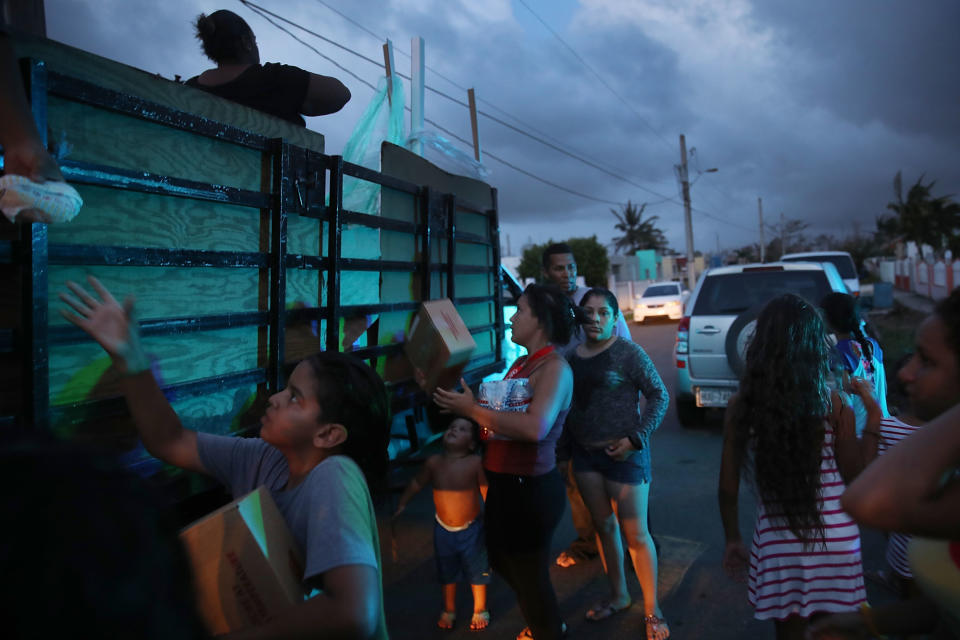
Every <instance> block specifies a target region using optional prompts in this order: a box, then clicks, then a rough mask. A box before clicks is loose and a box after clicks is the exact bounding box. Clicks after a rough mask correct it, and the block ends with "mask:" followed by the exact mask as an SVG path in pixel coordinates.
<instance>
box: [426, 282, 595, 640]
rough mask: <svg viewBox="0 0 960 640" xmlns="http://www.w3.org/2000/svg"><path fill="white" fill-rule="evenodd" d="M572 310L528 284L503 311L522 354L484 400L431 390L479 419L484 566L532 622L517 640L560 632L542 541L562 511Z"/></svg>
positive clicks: (546, 289) (485, 388) (485, 391)
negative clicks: (561, 449) (484, 482)
mask: <svg viewBox="0 0 960 640" xmlns="http://www.w3.org/2000/svg"><path fill="white" fill-rule="evenodd" d="M578 314H579V311H578V310H577V309H576V308H575V307H574V306H573V305H572V304H571V303H570V301H569V299H568V298H567V296H566V295H565V294H564V293H563V291H561V290H560V289H559V288H556V287H554V286H552V285H539V284H532V285H530V286H529V287H527V289H526V291H525V292H524V294H523V295H522V296H521V297H520V300H519V301H518V303H517V312H516V314H514V316H513V317H512V318H511V319H510V323H511V326H512V329H513V341H514V342H516V343H517V344H518V345H520V346H522V347H525V348H526V349H527V353H528V354H529V355H527V356H523V357H521V358H519V359H518V360H517V361H516V362H515V363H514V364H513V366H512V367H511V368H510V370H509V371H507V374H506V376H505V377H504V380H502V381H498V382H497V383H494V384H489V383H485V384H484V385H482V386H481V402H480V403H478V402H476V401H475V399H474V396H473V393H472V392H471V391H470V389H469V387H467V386H466V384H464V385H463V387H464V390H463V391H462V392H459V391H448V390H445V389H437V390H436V391H435V392H434V395H433V399H434V402H436V403H437V405H439V406H440V407H441V408H442V409H446V410H448V411H451V412H453V413H456V414H458V415H461V416H464V417H466V418H470V419H472V420H474V421H476V422H477V423H479V424H480V427H481V429H482V431H483V434H484V439H485V444H486V446H485V451H484V456H483V466H484V470H485V471H486V474H487V479H488V482H489V487H490V488H489V490H488V493H487V502H486V525H487V551H488V554H489V558H490V564H491V566H492V567H493V569H494V570H495V571H497V572H498V573H500V574H501V575H502V576H503V577H504V579H505V580H506V581H507V583H508V584H509V585H510V587H511V588H512V589H513V590H514V591H515V592H516V594H517V600H518V603H519V605H520V611H521V612H522V613H523V617H524V619H525V620H526V622H527V624H528V625H529V626H528V627H527V628H526V629H524V630H523V631H522V632H521V633H520V635H519V636H517V638H518V640H520V639H523V638H536V639H537V640H555V639H556V638H559V637H561V636H563V635H564V634H565V633H566V625H565V624H564V623H563V621H562V620H561V619H560V610H559V606H558V604H557V596H556V593H555V592H554V590H553V585H552V584H551V582H550V574H549V566H550V557H549V555H548V554H549V547H550V541H551V538H552V537H553V531H554V529H556V527H557V524H558V523H559V522H560V517H561V516H562V515H563V509H564V500H565V493H564V488H563V481H562V480H561V479H560V474H559V472H558V471H557V468H556V444H557V440H558V438H559V437H560V432H561V431H562V430H563V422H564V419H565V418H566V416H567V412H568V411H569V410H570V401H571V398H572V397H573V375H572V373H571V372H570V366H569V365H568V364H567V361H566V360H565V359H564V358H563V356H561V355H560V354H559V353H557V352H556V351H555V348H554V347H555V345H558V344H560V345H562V344H566V343H567V342H568V341H569V340H570V338H571V336H572V335H573V334H574V332H575V331H579V328H578V324H579V316H578Z"/></svg>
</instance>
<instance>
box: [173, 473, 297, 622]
mask: <svg viewBox="0 0 960 640" xmlns="http://www.w3.org/2000/svg"><path fill="white" fill-rule="evenodd" d="M180 538H181V540H182V541H183V544H184V546H185V547H186V549H187V553H188V554H189V556H190V562H191V564H192V565H193V574H194V582H195V585H196V591H197V600H198V609H199V611H200V614H201V616H203V619H204V620H205V621H206V623H207V628H208V629H209V631H210V632H211V633H212V634H214V635H217V634H221V633H226V632H227V631H237V630H239V629H246V628H248V627H253V626H257V625H260V624H263V623H265V622H268V621H269V620H272V619H273V618H274V617H275V616H276V615H277V614H278V613H279V612H281V611H283V610H284V609H286V608H288V607H290V606H291V605H293V604H296V603H297V602H301V601H303V599H304V592H303V587H302V580H303V566H304V565H303V554H302V553H301V551H300V549H299V548H298V546H297V543H296V541H295V540H294V538H293V535H292V534H291V533H290V530H289V529H288V528H287V523H286V521H284V519H283V516H282V515H281V513H280V510H279V509H278V508H277V505H276V503H275V502H274V501H273V498H271V497H270V492H269V491H267V489H266V487H260V488H258V489H256V490H254V491H252V492H250V493H248V494H247V495H245V496H243V497H242V498H239V499H237V500H234V501H233V502H231V503H230V504H228V505H226V506H224V507H221V508H220V509H217V510H216V511H214V512H213V513H211V514H209V515H207V516H205V517H204V518H201V519H200V520H198V521H196V522H195V523H193V524H192V525H190V526H189V527H187V528H186V529H184V530H183V531H181V532H180Z"/></svg>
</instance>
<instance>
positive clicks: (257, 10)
mask: <svg viewBox="0 0 960 640" xmlns="http://www.w3.org/2000/svg"><path fill="white" fill-rule="evenodd" d="M240 2H241V3H243V4H244V5H247V7H248V8H249V9H250V10H252V11H254V12H255V13H256V14H257V15H259V16H260V17H262V18H263V19H264V20H266V21H267V22H269V23H270V24H272V25H273V26H275V27H276V28H278V29H280V30H281V31H283V32H284V33H286V34H287V35H289V36H290V37H291V38H293V39H294V40H296V41H297V42H299V43H300V44H302V45H304V46H305V47H307V48H308V49H310V50H311V51H313V52H314V53H316V54H317V55H319V56H321V57H323V58H324V59H325V60H328V61H329V62H331V63H333V64H334V65H336V66H337V67H338V68H339V69H342V70H343V71H345V72H347V73H349V74H350V75H351V76H353V77H354V78H356V79H357V80H359V81H360V82H362V83H363V84H364V85H366V86H367V87H369V88H370V89H372V90H374V91H376V90H377V88H376V87H375V86H374V85H373V84H371V83H370V82H368V81H366V80H364V79H363V78H361V77H360V76H358V75H356V74H355V73H353V72H352V71H350V70H349V69H346V68H344V67H343V66H342V65H340V64H338V63H337V62H335V61H334V60H332V59H331V58H329V57H328V56H326V55H324V54H322V53H320V51H318V50H317V49H316V48H315V47H313V46H312V45H310V44H308V43H306V42H304V41H303V40H301V39H300V38H298V37H297V36H296V35H294V34H293V33H291V32H290V31H289V30H288V29H286V28H284V27H283V26H281V25H279V24H277V23H276V22H274V21H273V20H272V19H271V18H270V16H274V17H276V18H277V19H278V20H283V21H284V22H287V23H290V24H292V23H291V22H290V21H289V20H286V19H285V18H283V17H282V16H278V15H277V14H275V13H273V12H271V11H267V10H266V9H263V8H261V7H259V6H257V5H254V4H253V3H252V2H249V0H240ZM301 28H302V27H301ZM304 30H305V31H308V32H309V33H311V34H313V32H310V31H309V30H307V29H304ZM313 35H316V34H313ZM318 37H319V36H318ZM321 39H323V40H327V39H326V38H321ZM338 46H339V45H338ZM341 48H345V47H341ZM361 57H363V56H361ZM367 59H368V58H367ZM378 66H379V64H378ZM398 75H399V74H398ZM404 109H406V110H407V111H409V110H410V108H409V107H407V106H406V105H404ZM424 121H425V122H428V123H429V124H431V125H433V126H434V127H436V128H437V129H439V130H440V131H443V132H444V133H446V134H447V135H449V136H450V137H452V138H455V139H456V140H459V141H460V142H463V143H464V144H467V145H472V144H473V143H472V142H471V141H469V140H466V139H464V138H462V137H461V136H459V135H457V134H456V133H454V132H453V131H450V130H449V129H447V128H446V127H444V126H442V125H441V124H440V123H438V122H436V121H434V120H431V119H429V118H424ZM485 155H486V156H487V157H490V158H493V159H494V160H496V161H497V162H500V163H501V164H503V165H505V166H507V167H509V168H511V169H513V170H514V171H518V172H519V173H522V174H524V175H525V176H528V177H530V178H533V179H534V180H537V181H539V182H542V183H544V184H546V185H549V186H551V187H554V188H556V189H560V190H561V191H565V192H567V193H570V194H573V195H575V196H579V197H581V198H586V199H588V200H592V201H594V202H600V203H602V204H612V205H618V206H619V205H622V204H623V203H622V202H615V201H612V200H604V199H603V198H597V197H594V196H591V195H588V194H585V193H582V192H580V191H576V190H574V189H570V188H568V187H564V186H563V185H559V184H557V183H555V182H552V181H550V180H547V179H546V178H542V177H540V176H538V175H536V174H534V173H532V172H530V171H527V170H526V169H521V168H520V167H518V166H516V165H515V164H513V163H511V162H509V161H507V160H504V159H503V158H501V157H499V156H497V155H495V154H493V153H490V152H489V151H488V152H486V153H485Z"/></svg>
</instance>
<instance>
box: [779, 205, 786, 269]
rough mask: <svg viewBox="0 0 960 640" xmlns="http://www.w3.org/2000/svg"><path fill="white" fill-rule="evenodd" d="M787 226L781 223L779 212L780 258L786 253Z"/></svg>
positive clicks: (781, 213)
mask: <svg viewBox="0 0 960 640" xmlns="http://www.w3.org/2000/svg"><path fill="white" fill-rule="evenodd" d="M786 237H787V225H786V224H785V223H784V221H783V211H781V212H780V257H781V258H782V257H783V254H785V253H786V252H787V240H786Z"/></svg>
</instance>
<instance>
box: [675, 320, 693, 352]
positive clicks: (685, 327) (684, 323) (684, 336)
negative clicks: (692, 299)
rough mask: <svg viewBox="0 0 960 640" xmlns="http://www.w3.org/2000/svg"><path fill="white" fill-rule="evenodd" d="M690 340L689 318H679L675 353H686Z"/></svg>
mask: <svg viewBox="0 0 960 640" xmlns="http://www.w3.org/2000/svg"><path fill="white" fill-rule="evenodd" d="M689 339H690V316H683V317H682V318H680V324H678V325H677V353H687V351H688V349H689V347H688V342H689Z"/></svg>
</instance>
